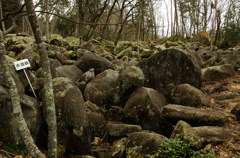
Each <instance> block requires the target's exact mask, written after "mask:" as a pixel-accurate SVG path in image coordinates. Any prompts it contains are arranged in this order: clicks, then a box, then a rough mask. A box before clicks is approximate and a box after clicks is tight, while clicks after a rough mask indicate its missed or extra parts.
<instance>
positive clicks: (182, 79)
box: [139, 49, 202, 95]
mask: <svg viewBox="0 0 240 158" xmlns="http://www.w3.org/2000/svg"><path fill="white" fill-rule="evenodd" d="M139 66H140V68H141V69H142V70H143V73H144V75H145V86H146V87H151V88H154V89H156V90H157V91H159V92H161V93H163V94H165V95H170V93H171V90H172V88H173V87H174V86H176V85H178V84H181V83H188V84H191V85H193V86H194V87H196V88H200V87H201V82H202V81H201V70H200V68H199V66H198V64H197V63H196V59H194V57H193V56H192V55H191V53H190V52H187V51H184V50H181V49H166V50H163V51H161V52H158V53H156V54H154V55H152V56H151V57H149V58H148V59H146V60H142V61H141V62H140V63H139Z"/></svg>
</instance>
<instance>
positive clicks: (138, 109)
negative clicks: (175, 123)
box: [124, 87, 172, 134]
mask: <svg viewBox="0 0 240 158" xmlns="http://www.w3.org/2000/svg"><path fill="white" fill-rule="evenodd" d="M165 105H166V100H165V97H164V96H163V95H162V94H160V93H159V92H157V91H156V90H154V89H152V88H146V87H141V88H139V89H138V90H137V91H135V92H134V93H133V94H132V95H131V96H130V97H129V99H128V100H127V102H126V104H125V106H124V113H125V115H126V117H127V122H129V123H132V124H138V125H141V126H142V128H143V129H146V130H152V131H155V132H158V133H164V134H167V133H168V132H169V131H171V130H172V129H171V126H170V125H169V123H168V122H167V121H165V120H164V119H163V118H162V115H161V110H162V108H163V107H164V106H165Z"/></svg>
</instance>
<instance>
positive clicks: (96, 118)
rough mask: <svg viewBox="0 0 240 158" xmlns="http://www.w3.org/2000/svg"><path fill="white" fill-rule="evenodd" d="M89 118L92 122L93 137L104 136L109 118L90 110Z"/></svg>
mask: <svg viewBox="0 0 240 158" xmlns="http://www.w3.org/2000/svg"><path fill="white" fill-rule="evenodd" d="M88 119H89V123H90V130H91V136H92V139H93V138H94V137H100V138H103V137H104V134H106V131H107V120H106V119H105V117H104V116H103V115H102V114H100V113H97V112H88Z"/></svg>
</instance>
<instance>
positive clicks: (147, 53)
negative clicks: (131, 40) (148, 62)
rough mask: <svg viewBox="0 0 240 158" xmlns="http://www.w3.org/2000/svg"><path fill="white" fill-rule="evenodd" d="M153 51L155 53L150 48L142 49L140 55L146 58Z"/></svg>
mask: <svg viewBox="0 0 240 158" xmlns="http://www.w3.org/2000/svg"><path fill="white" fill-rule="evenodd" d="M154 53H156V52H155V51H154V50H151V49H143V50H142V51H141V53H140V56H141V57H142V58H148V57H150V56H151V55H153V54H154Z"/></svg>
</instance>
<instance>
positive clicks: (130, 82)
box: [116, 66, 145, 103]
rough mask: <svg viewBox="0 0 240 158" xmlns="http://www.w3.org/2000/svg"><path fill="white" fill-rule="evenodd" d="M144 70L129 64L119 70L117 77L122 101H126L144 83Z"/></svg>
mask: <svg viewBox="0 0 240 158" xmlns="http://www.w3.org/2000/svg"><path fill="white" fill-rule="evenodd" d="M144 79H145V77H144V74H143V71H142V70H141V69H140V68H139V67H136V66H128V67H125V68H124V69H122V70H121V71H120V72H119V77H118V79H117V82H116V83H117V86H118V87H119V90H120V95H121V98H122V102H124V103H125V101H126V99H127V98H128V97H129V96H130V95H131V94H132V93H133V92H134V91H135V90H137V89H138V88H140V87H142V86H143V84H144Z"/></svg>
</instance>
